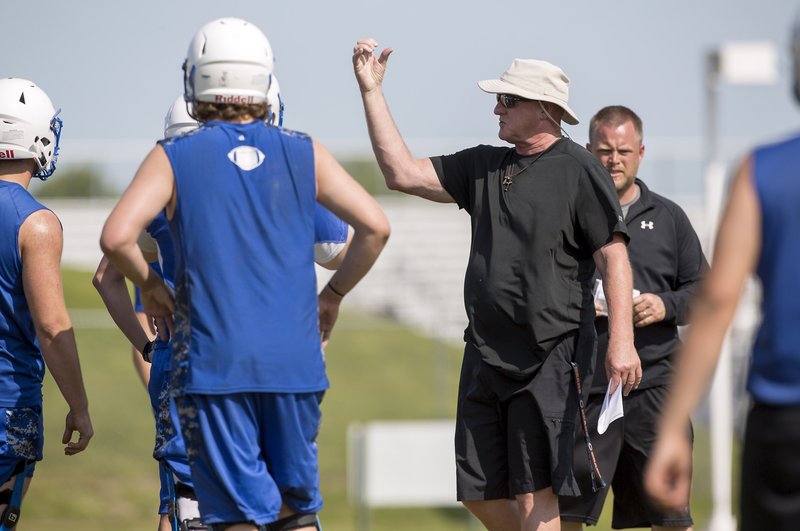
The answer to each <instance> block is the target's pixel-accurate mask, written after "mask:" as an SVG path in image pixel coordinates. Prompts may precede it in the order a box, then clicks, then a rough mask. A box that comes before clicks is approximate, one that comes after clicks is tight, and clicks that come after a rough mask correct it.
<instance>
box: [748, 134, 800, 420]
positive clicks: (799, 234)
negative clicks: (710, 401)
mask: <svg viewBox="0 0 800 531" xmlns="http://www.w3.org/2000/svg"><path fill="white" fill-rule="evenodd" d="M753 179H754V181H753V182H754V185H755V188H756V191H757V194H758V201H759V204H760V207H761V218H762V225H761V255H760V257H759V261H758V267H757V269H756V273H757V274H758V277H759V279H760V280H761V285H762V288H763V298H762V307H761V310H762V315H763V319H762V321H761V325H760V327H759V330H758V334H757V336H756V340H755V343H754V345H753V360H752V364H751V367H750V375H749V377H748V382H747V388H748V390H749V391H750V393H751V394H752V395H753V397H754V398H755V399H756V400H758V401H760V402H764V403H767V404H774V405H800V136H796V137H793V138H791V139H789V140H786V141H783V142H780V143H777V144H773V145H769V146H765V147H762V148H759V149H757V150H755V152H754V154H753Z"/></svg>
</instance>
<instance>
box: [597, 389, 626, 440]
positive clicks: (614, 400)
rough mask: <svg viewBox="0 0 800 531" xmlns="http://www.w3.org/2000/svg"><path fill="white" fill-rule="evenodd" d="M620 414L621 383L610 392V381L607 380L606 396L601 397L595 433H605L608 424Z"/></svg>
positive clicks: (620, 415) (621, 413)
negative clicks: (601, 402) (601, 401)
mask: <svg viewBox="0 0 800 531" xmlns="http://www.w3.org/2000/svg"><path fill="white" fill-rule="evenodd" d="M622 415H623V412H622V383H620V385H618V386H617V389H616V390H615V391H614V392H613V393H611V382H608V389H606V396H605V397H604V398H603V405H602V407H601V408H600V418H598V419H597V433H599V434H601V435H602V434H603V433H605V432H606V430H607V429H608V425H609V424H611V423H612V422H614V421H615V420H617V419H618V418H620V417H622Z"/></svg>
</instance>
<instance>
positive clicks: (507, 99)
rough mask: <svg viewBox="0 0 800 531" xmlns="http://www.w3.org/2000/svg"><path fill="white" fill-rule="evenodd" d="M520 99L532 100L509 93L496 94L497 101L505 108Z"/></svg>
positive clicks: (508, 107)
mask: <svg viewBox="0 0 800 531" xmlns="http://www.w3.org/2000/svg"><path fill="white" fill-rule="evenodd" d="M520 101H533V100H529V99H527V98H520V97H519V96H512V95H511V94H497V103H499V104H500V105H502V106H503V107H505V108H506V109H510V108H511V107H513V106H514V105H516V104H517V102H520Z"/></svg>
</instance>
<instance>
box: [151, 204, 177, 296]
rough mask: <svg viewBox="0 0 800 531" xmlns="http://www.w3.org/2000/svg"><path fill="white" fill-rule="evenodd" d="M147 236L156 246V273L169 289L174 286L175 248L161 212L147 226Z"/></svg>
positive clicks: (167, 224) (164, 215) (167, 223)
mask: <svg viewBox="0 0 800 531" xmlns="http://www.w3.org/2000/svg"><path fill="white" fill-rule="evenodd" d="M145 230H146V231H147V234H149V235H150V236H152V237H153V239H154V240H155V241H156V244H158V266H159V267H158V268H156V271H158V273H159V274H160V275H161V276H162V278H163V279H164V280H165V281H166V282H167V284H168V285H169V286H170V287H174V286H175V246H174V245H173V243H172V236H171V235H170V232H169V222H167V216H166V214H164V212H163V211H162V212H161V213H159V214H158V216H156V217H155V219H153V221H151V222H150V224H149V225H148V226H147V229H145Z"/></svg>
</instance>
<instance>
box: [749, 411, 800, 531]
mask: <svg viewBox="0 0 800 531" xmlns="http://www.w3.org/2000/svg"><path fill="white" fill-rule="evenodd" d="M741 507H742V514H741V516H742V524H741V528H740V529H741V531H762V530H764V529H769V530H770V531H773V530H774V531H788V530H792V531H794V530H796V529H799V528H800V406H769V405H766V404H761V403H755V404H754V405H753V407H752V408H751V409H750V412H749V413H748V415H747V427H746V428H745V435H744V449H743V451H742V481H741Z"/></svg>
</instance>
